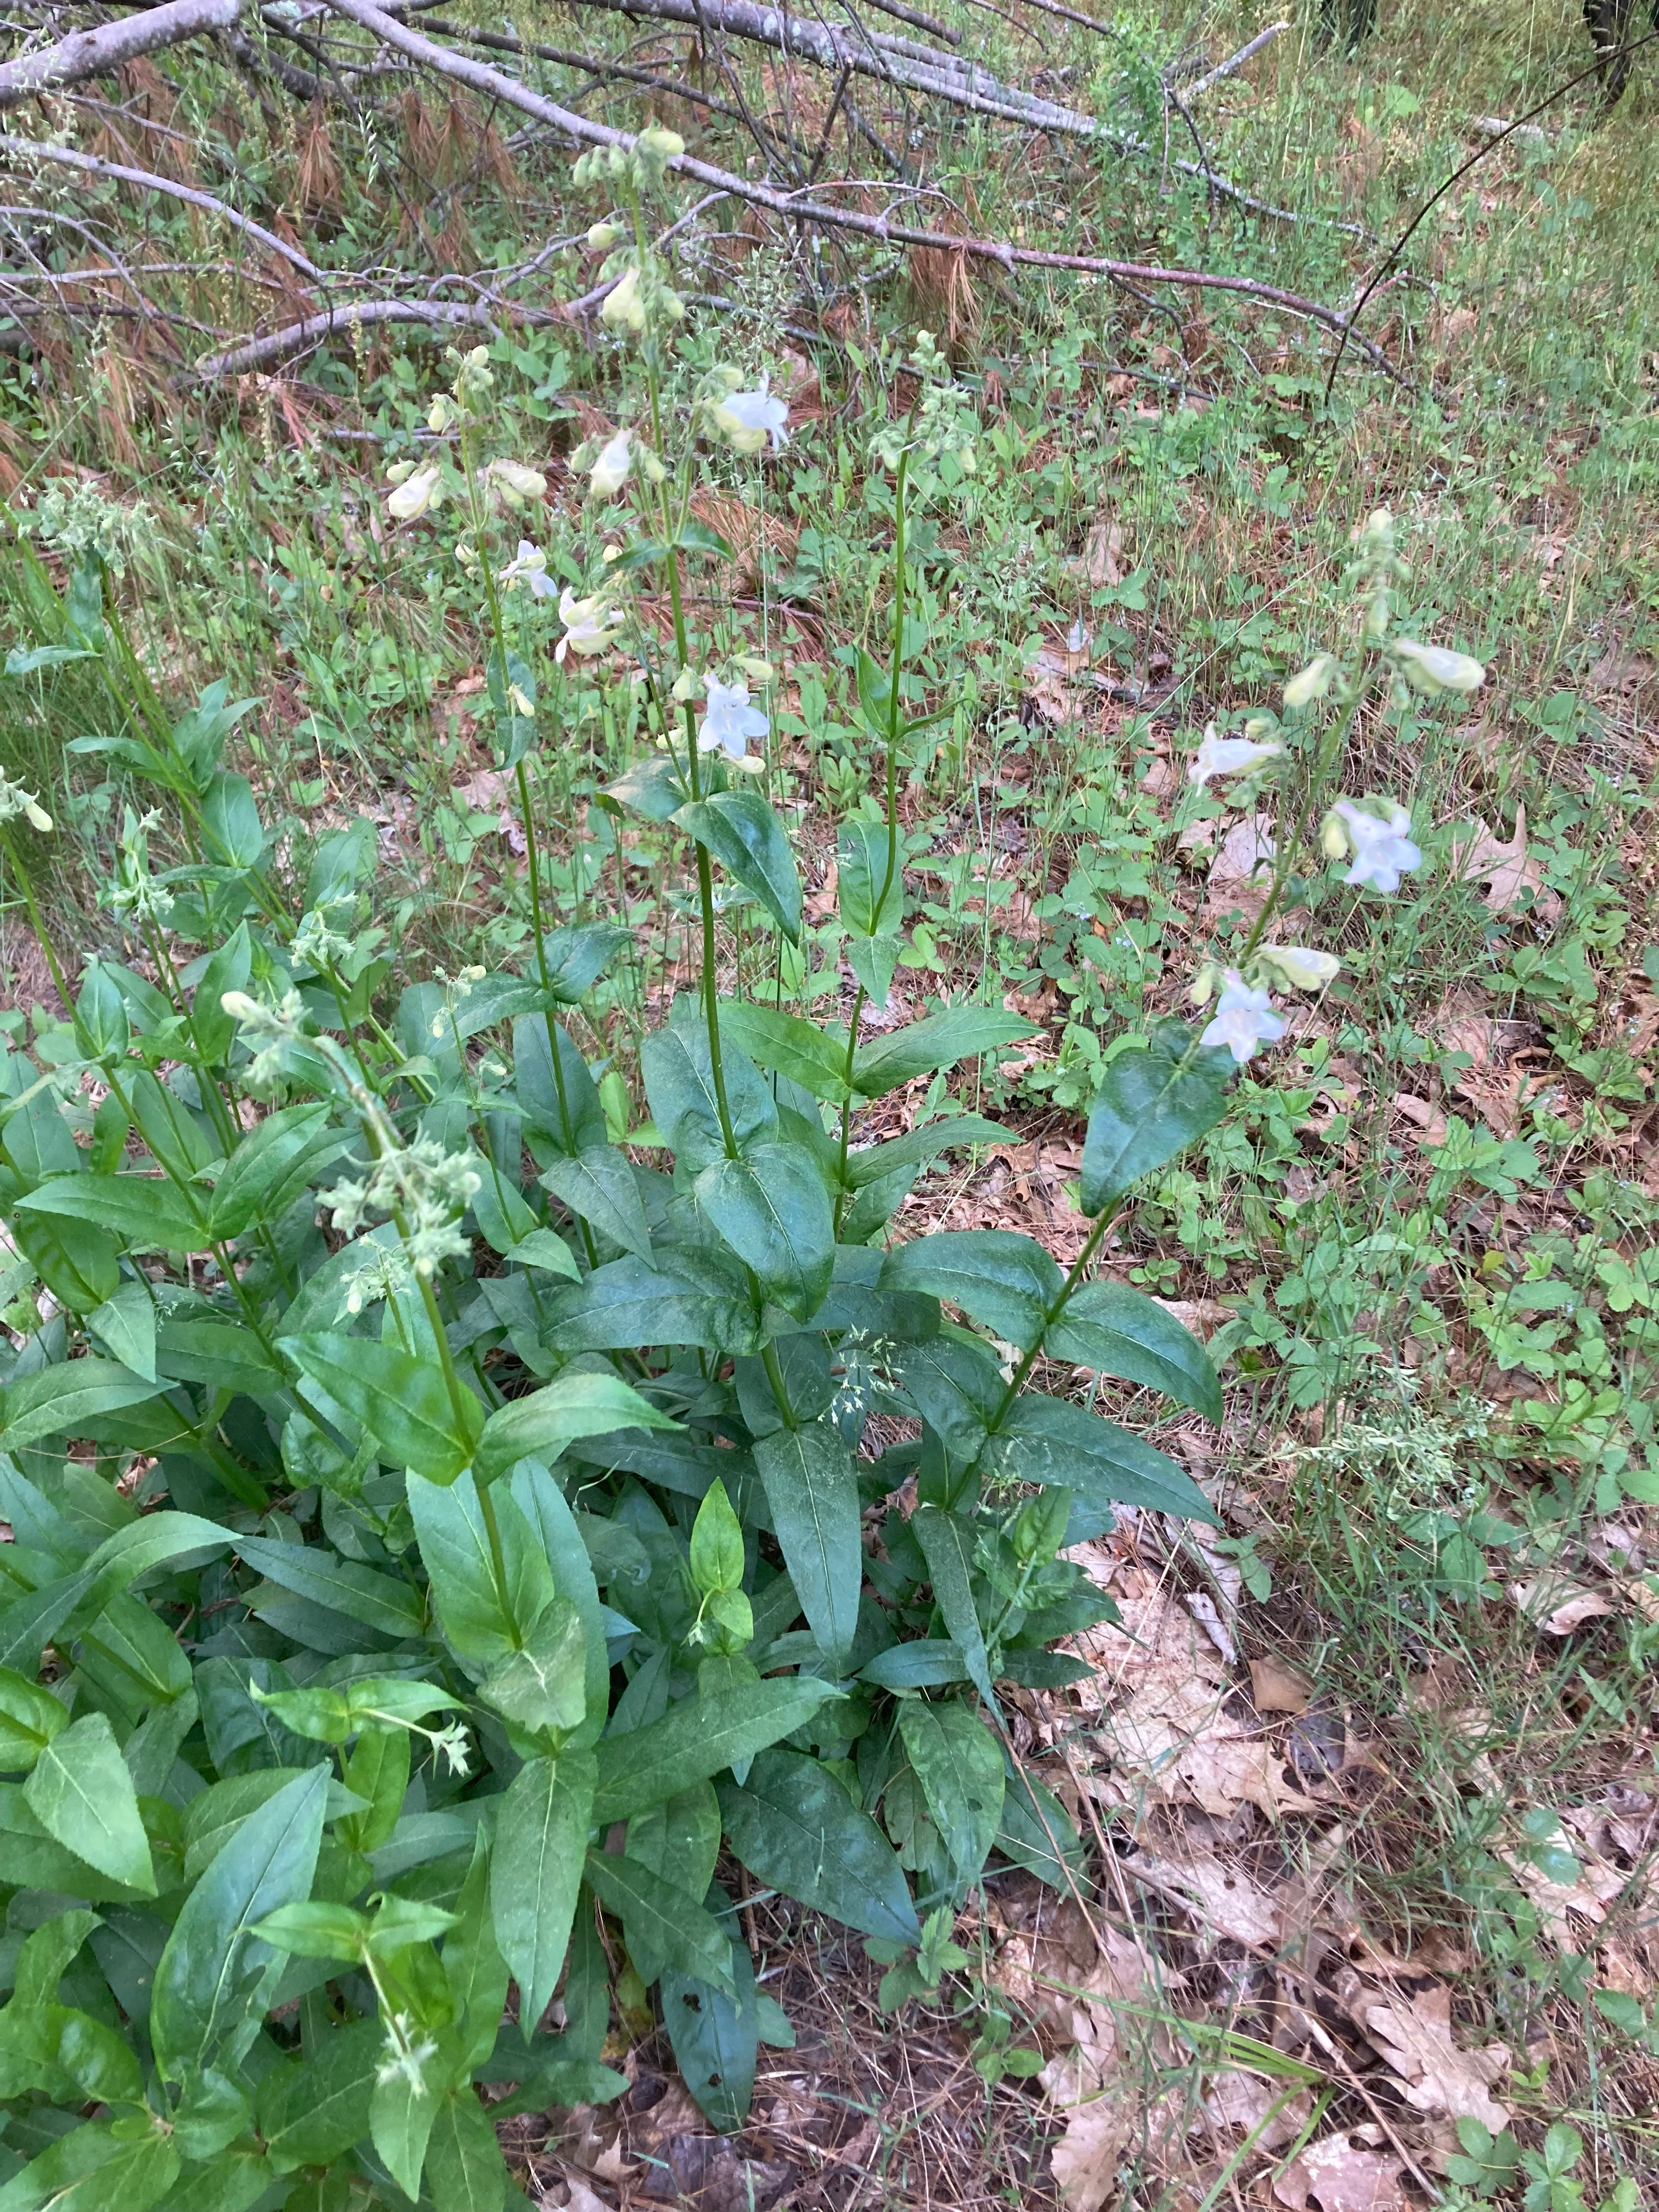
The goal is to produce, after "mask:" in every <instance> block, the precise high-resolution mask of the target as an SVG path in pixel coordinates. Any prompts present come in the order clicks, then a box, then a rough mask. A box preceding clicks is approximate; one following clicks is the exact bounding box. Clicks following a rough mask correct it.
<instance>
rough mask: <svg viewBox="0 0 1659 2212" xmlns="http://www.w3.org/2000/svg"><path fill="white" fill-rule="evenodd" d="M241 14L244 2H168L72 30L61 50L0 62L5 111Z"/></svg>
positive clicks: (1, 99) (226, 24)
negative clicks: (119, 17)
mask: <svg viewBox="0 0 1659 2212" xmlns="http://www.w3.org/2000/svg"><path fill="white" fill-rule="evenodd" d="M241 12H242V0H167V4H166V5H165V6H164V7H161V8H147V9H142V10H141V11H140V12H139V13H138V14H137V15H125V16H123V17H122V18H121V20H120V21H118V22H114V23H100V25H99V26H98V27H97V28H96V30H92V31H71V32H70V34H69V36H68V38H66V39H60V40H58V43H57V45H56V46H42V47H40V49H39V51H38V52H34V53H32V54H20V55H19V56H18V57H17V58H16V59H15V61H9V62H4V63H0V107H15V106H17V104H18V102H19V101H20V100H28V99H30V98H32V97H33V94H35V93H37V92H44V91H46V90H47V89H48V88H51V87H52V86H54V85H59V84H79V83H80V82H81V80H82V78H83V77H88V76H107V75H108V74H109V72H110V71H112V70H118V69H119V68H120V66H121V64H122V63H123V62H130V61H134V60H136V59H137V57H138V56H139V55H140V54H153V53H154V52H155V51H156V50H157V48H158V47H161V46H176V45H177V44H178V42H179V40H180V39H194V38H198V37H199V36H200V35H201V33H203V32H204V31H223V30H228V28H229V27H230V26H231V25H232V24H233V23H234V21H236V18H237V17H238V16H239V15H240V14H241Z"/></svg>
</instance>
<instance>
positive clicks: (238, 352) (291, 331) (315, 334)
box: [196, 300, 495, 382]
mask: <svg viewBox="0 0 1659 2212" xmlns="http://www.w3.org/2000/svg"><path fill="white" fill-rule="evenodd" d="M373 323H430V324H433V325H437V326H438V327H440V328H443V327H453V325H456V324H471V325H472V326H474V327H475V328H479V329H483V330H487V331H491V332H492V333H493V332H494V331H495V319H494V317H493V316H492V315H491V314H490V313H489V309H488V307H482V306H479V305H477V304H476V303H475V302H473V301H459V300H364V301H360V302H359V303H358V304H357V305H356V306H349V305H348V306H343V307H330V308H328V309H326V310H325V313H322V314H320V315H307V317H306V319H305V320H304V321H303V322H302V323H289V325H287V326H286V327H285V328H284V329H283V330H280V331H271V332H270V336H269V337H262V338H249V339H248V340H247V341H246V343H245V344H242V345H236V346H228V347H227V348H226V349H225V350H224V352H222V353H210V354H207V355H205V356H204V357H203V359H202V360H200V361H198V362H197V364H196V374H197V376H198V377H199V378H201V379H202V380H203V381H204V382H208V381H210V380H212V379H213V378H215V377H220V376H246V374H248V372H249V371H250V370H251V369H256V368H269V367H270V364H271V362H275V361H286V360H288V359H289V356H292V355H294V354H296V353H303V352H304V351H305V350H306V349H307V347H308V346H313V345H318V344H320V343H321V342H322V340H323V339H324V338H325V337H331V336H332V334H333V333H334V332H335V331H343V330H350V329H353V328H354V327H355V328H357V329H362V328H363V327H365V326H366V325H369V324H373Z"/></svg>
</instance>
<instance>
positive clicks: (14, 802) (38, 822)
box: [0, 775, 52, 836]
mask: <svg viewBox="0 0 1659 2212" xmlns="http://www.w3.org/2000/svg"><path fill="white" fill-rule="evenodd" d="M20 814H21V816H22V817H23V818H24V820H25V821H26V822H27V823H31V824H32V825H33V827H34V828H35V829H38V830H40V834H41V835H42V836H45V835H46V831H47V830H48V829H51V827H52V817H51V815H50V814H48V813H47V811H46V808H45V807H44V806H42V805H41V804H40V800H39V799H37V798H36V797H35V795H34V793H33V792H32V791H25V790H24V789H23V787H22V786H21V784H16V783H8V782H7V781H6V779H5V777H4V776H3V775H0V829H3V828H4V826H5V824H6V823H8V822H15V820H16V819H17V817H18V816H19V815H20Z"/></svg>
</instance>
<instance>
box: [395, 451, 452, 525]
mask: <svg viewBox="0 0 1659 2212" xmlns="http://www.w3.org/2000/svg"><path fill="white" fill-rule="evenodd" d="M443 498H444V487H443V478H442V477H441V475H440V473H439V471H438V468H437V465H436V464H435V463H433V464H430V465H428V467H426V468H423V469H416V470H415V471H413V473H412V474H411V475H410V476H406V477H404V480H403V482H402V483H400V484H399V485H398V488H397V489H396V490H395V491H394V492H393V493H392V496H391V498H390V499H389V500H387V501H386V509H387V512H388V513H391V514H394V515H395V516H396V517H397V519H398V521H399V522H418V521H419V520H420V518H421V517H422V515H423V514H424V513H426V512H427V510H428V508H429V507H441V506H442V504H443Z"/></svg>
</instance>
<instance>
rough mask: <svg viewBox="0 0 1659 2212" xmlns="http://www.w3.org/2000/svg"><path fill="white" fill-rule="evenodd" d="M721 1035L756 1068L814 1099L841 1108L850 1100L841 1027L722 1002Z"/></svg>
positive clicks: (738, 1002)
mask: <svg viewBox="0 0 1659 2212" xmlns="http://www.w3.org/2000/svg"><path fill="white" fill-rule="evenodd" d="M720 1035H721V1036H722V1037H723V1038H724V1037H730V1038H731V1039H732V1042H733V1043H734V1044H735V1045H737V1047H738V1049H739V1050H740V1051H742V1052H745V1053H747V1054H748V1055H749V1057H750V1060H753V1061H754V1063H755V1065H756V1066H757V1067H766V1068H770V1069H772V1070H773V1071H774V1072H775V1073H777V1074H779V1075H786V1076H787V1077H788V1079H789V1080H790V1081H791V1082H792V1083H799V1085H800V1086H801V1088H802V1089H803V1090H804V1091H811V1094H812V1096H813V1097H815V1098H827V1099H828V1100H829V1102H830V1103H831V1104H832V1105H835V1106H839V1105H840V1104H841V1103H842V1100H843V1099H845V1098H846V1097H847V1095H848V1085H847V1040H846V1037H845V1036H843V1035H842V1032H841V1030H839V1028H838V1027H835V1026H831V1027H829V1028H828V1029H820V1028H819V1027H818V1025H817V1024H816V1023H814V1022H808V1021H803V1020H802V1018H801V1017H800V1016H799V1014H786V1013H785V1012H782V1010H781V1008H780V1007H777V1006H756V1005H755V1004H754V1003H753V1001H752V1000H748V999H722V1000H721V1001H720Z"/></svg>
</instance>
